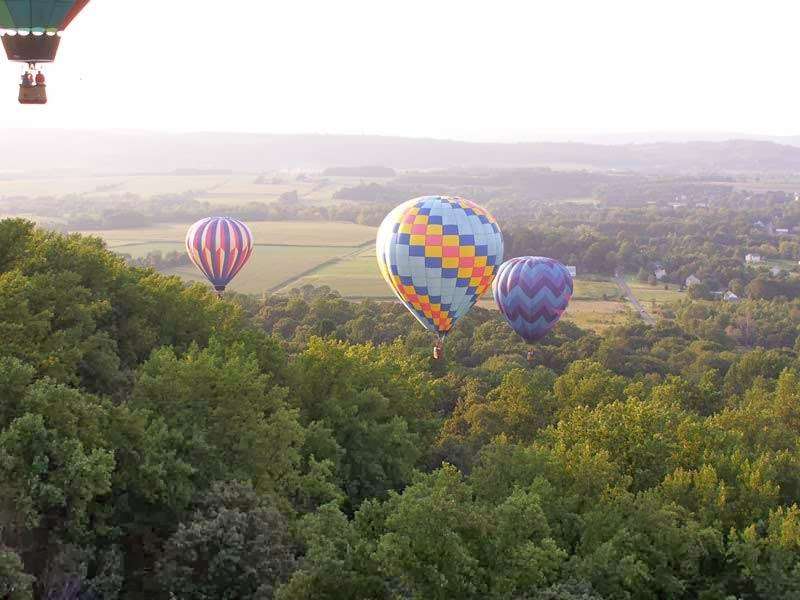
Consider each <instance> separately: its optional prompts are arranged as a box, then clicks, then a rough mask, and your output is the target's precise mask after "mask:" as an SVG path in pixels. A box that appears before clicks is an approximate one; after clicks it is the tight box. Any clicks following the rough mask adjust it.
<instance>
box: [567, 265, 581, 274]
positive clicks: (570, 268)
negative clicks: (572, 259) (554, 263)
mask: <svg viewBox="0 0 800 600" xmlns="http://www.w3.org/2000/svg"><path fill="white" fill-rule="evenodd" d="M567 271H569V274H570V275H571V276H572V277H575V276H576V275H577V274H578V269H577V268H576V267H575V266H574V265H567Z"/></svg>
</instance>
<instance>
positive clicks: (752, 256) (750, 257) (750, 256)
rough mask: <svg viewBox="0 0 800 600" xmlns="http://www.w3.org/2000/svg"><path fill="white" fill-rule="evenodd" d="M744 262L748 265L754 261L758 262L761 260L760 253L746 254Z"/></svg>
mask: <svg viewBox="0 0 800 600" xmlns="http://www.w3.org/2000/svg"><path fill="white" fill-rule="evenodd" d="M744 262H746V263H747V264H749V265H752V264H754V263H760V262H761V255H760V254H746V255H745V257H744Z"/></svg>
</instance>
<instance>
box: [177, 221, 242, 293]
mask: <svg viewBox="0 0 800 600" xmlns="http://www.w3.org/2000/svg"><path fill="white" fill-rule="evenodd" d="M186 251H187V252H188V253H189V258H191V259H192V262H193V263H194V264H195V266H196V267H197V268H198V269H200V272H201V273H203V275H205V276H206V279H208V280H209V281H210V282H211V284H212V285H213V286H214V289H216V290H217V291H218V292H221V291H223V290H224V289H225V286H227V285H228V284H229V283H230V282H231V280H232V279H233V278H234V277H236V274H237V273H238V272H239V271H241V269H242V267H244V265H245V264H246V263H247V261H248V260H249V259H250V255H251V254H252V253H253V234H252V233H251V232H250V229H249V228H248V227H247V225H245V224H244V223H242V222H241V221H238V220H237V219H230V218H228V217H208V218H205V219H201V220H199V221H198V222H197V223H195V224H194V225H192V226H191V227H189V231H188V232H187V233H186Z"/></svg>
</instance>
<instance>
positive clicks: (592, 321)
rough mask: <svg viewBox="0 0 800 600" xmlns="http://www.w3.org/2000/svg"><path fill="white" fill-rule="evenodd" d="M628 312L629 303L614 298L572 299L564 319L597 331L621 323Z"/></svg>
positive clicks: (599, 331)
mask: <svg viewBox="0 0 800 600" xmlns="http://www.w3.org/2000/svg"><path fill="white" fill-rule="evenodd" d="M629 314H630V308H629V305H628V304H627V303H625V302H622V301H614V300H572V301H571V302H570V303H569V306H568V307H567V312H566V314H565V315H564V319H565V320H567V321H572V322H573V323H575V324H576V325H578V326H579V327H582V328H584V329H591V330H593V331H596V332H597V333H601V332H602V331H604V330H606V329H608V328H609V327H612V326H613V325H619V324H621V323H623V322H624V321H625V320H626V319H627V318H628V316H629Z"/></svg>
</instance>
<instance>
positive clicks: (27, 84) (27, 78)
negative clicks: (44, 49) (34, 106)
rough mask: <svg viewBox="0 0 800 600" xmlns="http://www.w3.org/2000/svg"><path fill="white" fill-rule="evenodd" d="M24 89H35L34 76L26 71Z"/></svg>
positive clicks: (23, 79)
mask: <svg viewBox="0 0 800 600" xmlns="http://www.w3.org/2000/svg"><path fill="white" fill-rule="evenodd" d="M22 87H33V75H31V72H30V71H25V73H24V74H23V75H22Z"/></svg>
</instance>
